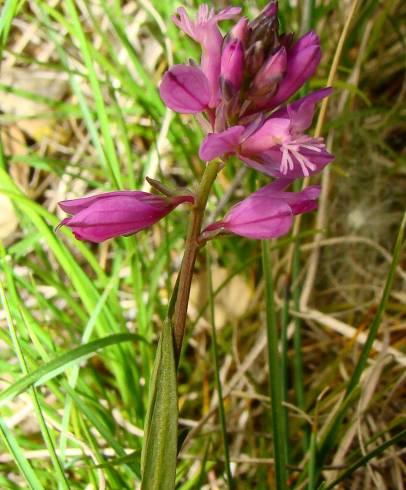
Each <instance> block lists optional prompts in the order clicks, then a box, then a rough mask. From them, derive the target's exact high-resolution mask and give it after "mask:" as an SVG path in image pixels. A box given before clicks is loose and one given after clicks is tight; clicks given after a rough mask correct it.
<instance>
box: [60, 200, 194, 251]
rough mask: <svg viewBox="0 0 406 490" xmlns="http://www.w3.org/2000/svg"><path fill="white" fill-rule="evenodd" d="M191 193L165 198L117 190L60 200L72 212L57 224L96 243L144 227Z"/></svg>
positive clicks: (161, 216) (79, 236)
mask: <svg viewBox="0 0 406 490" xmlns="http://www.w3.org/2000/svg"><path fill="white" fill-rule="evenodd" d="M75 201H76V203H75ZM182 202H193V197H192V196H176V197H174V198H171V199H166V198H163V197H161V196H156V195H154V194H149V193H147V192H141V191H118V192H108V193H105V194H99V195H97V196H92V197H89V198H81V199H77V200H72V201H64V202H63V203H62V206H61V207H62V208H63V209H64V210H65V211H67V212H69V213H71V214H73V216H70V217H68V218H65V219H64V220H63V221H62V222H61V223H60V225H59V226H68V227H69V228H70V229H71V230H72V232H73V233H74V235H75V237H76V238H77V239H79V240H87V241H90V242H95V243H99V242H102V241H104V240H107V239H109V238H113V237H116V236H122V235H130V234H133V233H137V232H138V231H140V230H142V229H144V228H147V227H149V226H151V225H153V224H154V223H156V222H157V221H159V220H160V219H162V218H163V217H164V216H166V215H167V214H168V213H170V212H171V211H172V210H173V209H174V208H175V207H176V206H178V205H179V204H181V203H182Z"/></svg>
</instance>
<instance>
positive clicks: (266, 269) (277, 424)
mask: <svg viewBox="0 0 406 490" xmlns="http://www.w3.org/2000/svg"><path fill="white" fill-rule="evenodd" d="M261 244H262V267H263V275H264V280H265V298H266V326H267V337H268V360H269V385H270V395H271V406H272V429H273V444H274V458H275V473H276V488H277V490H285V489H286V488H287V486H286V485H287V476H288V473H287V468H286V454H287V449H286V448H287V434H286V432H285V420H284V408H283V405H282V399H283V385H282V376H281V365H280V356H279V351H278V333H277V326H276V316H275V308H274V298H273V294H274V292H273V280H272V270H271V259H270V251H269V242H268V241H265V240H263V241H262V242H261Z"/></svg>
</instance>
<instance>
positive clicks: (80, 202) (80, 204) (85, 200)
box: [58, 191, 151, 214]
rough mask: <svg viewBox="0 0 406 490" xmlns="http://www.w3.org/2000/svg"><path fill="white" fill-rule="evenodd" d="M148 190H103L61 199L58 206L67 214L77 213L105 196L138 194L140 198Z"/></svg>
mask: <svg viewBox="0 0 406 490" xmlns="http://www.w3.org/2000/svg"><path fill="white" fill-rule="evenodd" d="M150 195H151V194H149V193H148V192H142V191H114V192H105V193H101V194H96V195H94V196H89V197H81V198H79V199H70V200H68V201H61V202H59V203H58V206H59V207H60V208H61V209H62V210H63V211H65V213H68V214H77V213H78V212H79V211H82V210H83V209H86V208H88V207H89V206H90V205H92V204H94V203H95V202H96V201H99V200H101V199H105V198H106V196H109V197H135V196H138V197H140V198H142V197H143V196H145V197H146V196H150Z"/></svg>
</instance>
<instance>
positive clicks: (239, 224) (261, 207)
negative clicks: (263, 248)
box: [203, 179, 320, 240]
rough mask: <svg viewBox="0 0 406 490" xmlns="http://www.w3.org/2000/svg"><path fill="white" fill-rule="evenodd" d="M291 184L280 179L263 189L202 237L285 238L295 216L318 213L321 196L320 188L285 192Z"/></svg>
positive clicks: (207, 230)
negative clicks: (217, 234)
mask: <svg viewBox="0 0 406 490" xmlns="http://www.w3.org/2000/svg"><path fill="white" fill-rule="evenodd" d="M290 183H291V180H289V179H278V180H275V181H274V182H272V183H271V184H268V185H266V186H265V187H262V188H261V189H259V190H258V191H256V192H254V193H253V194H251V195H250V196H248V197H247V198H246V199H244V200H243V201H241V202H239V203H237V204H236V205H235V206H233V207H232V208H231V209H230V211H229V212H228V213H227V215H226V216H225V217H224V219H222V220H221V221H218V222H216V223H213V224H211V225H209V226H208V227H207V228H206V229H205V230H204V232H203V236H205V235H206V236H207V235H208V234H209V233H212V232H215V231H218V232H222V231H225V232H229V233H233V234H235V235H240V236H243V237H246V238H253V239H257V240H258V239H259V240H267V239H270V238H276V237H280V236H282V235H286V233H288V231H289V229H290V227H291V226H292V222H293V216H294V215H296V214H301V213H305V212H308V211H312V210H314V209H316V208H317V199H318V197H319V194H320V188H319V187H318V186H310V187H307V188H306V189H304V190H303V191H301V192H286V191H284V190H283V189H284V188H286V187H287V186H288V185H289V184H290Z"/></svg>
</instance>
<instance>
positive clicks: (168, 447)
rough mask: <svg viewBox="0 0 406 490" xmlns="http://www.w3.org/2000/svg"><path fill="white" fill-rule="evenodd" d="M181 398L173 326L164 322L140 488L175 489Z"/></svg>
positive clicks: (145, 489)
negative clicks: (178, 392) (178, 399)
mask: <svg viewBox="0 0 406 490" xmlns="http://www.w3.org/2000/svg"><path fill="white" fill-rule="evenodd" d="M177 426H178V401H177V386H176V368H175V352H174V348H173V338H172V327H171V323H170V321H169V320H166V321H165V324H164V328H163V331H162V334H161V338H160V339H159V344H158V349H157V353H156V357H155V363H154V370H153V373H152V380H151V391H150V397H149V406H148V411H147V417H146V420H145V431H144V433H145V436H144V447H143V448H142V456H141V468H142V484H141V490H173V489H174V488H175V476H176V455H177Z"/></svg>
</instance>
